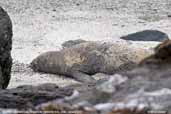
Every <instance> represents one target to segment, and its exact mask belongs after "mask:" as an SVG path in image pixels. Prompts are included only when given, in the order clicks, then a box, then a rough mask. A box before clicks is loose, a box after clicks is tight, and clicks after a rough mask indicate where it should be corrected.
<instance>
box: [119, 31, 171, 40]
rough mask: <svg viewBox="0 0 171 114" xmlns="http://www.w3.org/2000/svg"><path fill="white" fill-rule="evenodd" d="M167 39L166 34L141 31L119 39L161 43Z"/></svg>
mask: <svg viewBox="0 0 171 114" xmlns="http://www.w3.org/2000/svg"><path fill="white" fill-rule="evenodd" d="M168 38H169V37H168V35H167V34H166V33H164V32H161V31H158V30H143V31H139V32H136V33H132V34H128V35H126V36H122V37H121V39H124V40H132V41H163V40H165V39H168Z"/></svg>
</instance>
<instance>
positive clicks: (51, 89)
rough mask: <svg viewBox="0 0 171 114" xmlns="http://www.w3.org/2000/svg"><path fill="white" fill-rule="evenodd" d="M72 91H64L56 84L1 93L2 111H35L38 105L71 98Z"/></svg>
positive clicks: (6, 90) (26, 87)
mask: <svg viewBox="0 0 171 114" xmlns="http://www.w3.org/2000/svg"><path fill="white" fill-rule="evenodd" d="M72 93H73V90H72V89H62V88H59V87H58V86H57V85H55V84H50V83H49V84H42V85H39V86H31V85H23V86H19V87H17V88H13V89H5V90H1V91H0V108H1V109H20V110H24V109H25V110H26V109H27V110H28V109H34V108H35V107H36V106H37V105H39V104H41V103H45V102H48V101H51V100H56V99H62V98H64V97H66V96H71V95H72Z"/></svg>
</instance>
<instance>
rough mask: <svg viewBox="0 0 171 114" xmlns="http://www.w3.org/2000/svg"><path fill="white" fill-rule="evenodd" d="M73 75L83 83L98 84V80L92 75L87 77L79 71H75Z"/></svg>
mask: <svg viewBox="0 0 171 114" xmlns="http://www.w3.org/2000/svg"><path fill="white" fill-rule="evenodd" d="M71 74H72V75H71V76H72V78H74V79H75V80H77V81H79V82H82V83H95V82H96V80H95V79H94V78H93V77H91V76H90V75H87V74H85V73H82V72H79V71H73V72H72V73H71Z"/></svg>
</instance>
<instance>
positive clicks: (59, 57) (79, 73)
mask: <svg viewBox="0 0 171 114" xmlns="http://www.w3.org/2000/svg"><path fill="white" fill-rule="evenodd" d="M150 54H151V51H150V52H149V51H147V50H144V49H142V48H138V49H137V48H135V47H130V46H129V45H128V44H126V45H123V44H121V43H120V44H119V43H118V42H116V43H111V42H90V41H89V42H84V43H80V44H78V43H76V45H75V46H71V47H70V48H64V49H63V50H61V51H49V52H45V53H43V54H40V55H39V56H38V57H37V58H35V59H34V60H33V61H32V62H31V64H30V67H31V68H32V69H33V70H34V71H36V72H44V73H52V74H61V75H65V76H68V77H72V78H74V79H76V80H78V81H81V82H85V83H92V82H94V81H95V79H93V78H92V77H91V75H94V74H96V73H105V74H109V75H110V74H114V73H116V72H119V71H124V70H130V69H132V68H134V67H135V66H136V65H137V63H138V62H139V61H141V60H142V59H143V58H144V57H146V56H148V55H150Z"/></svg>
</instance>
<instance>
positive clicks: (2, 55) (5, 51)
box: [0, 7, 13, 89]
mask: <svg viewBox="0 0 171 114" xmlns="http://www.w3.org/2000/svg"><path fill="white" fill-rule="evenodd" d="M12 36H13V31H12V22H11V19H10V17H9V15H8V14H7V12H6V11H5V10H4V9H3V8H2V7H0V89H5V88H7V86H8V84H9V81H10V78H11V67H12V57H11V49H12Z"/></svg>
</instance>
